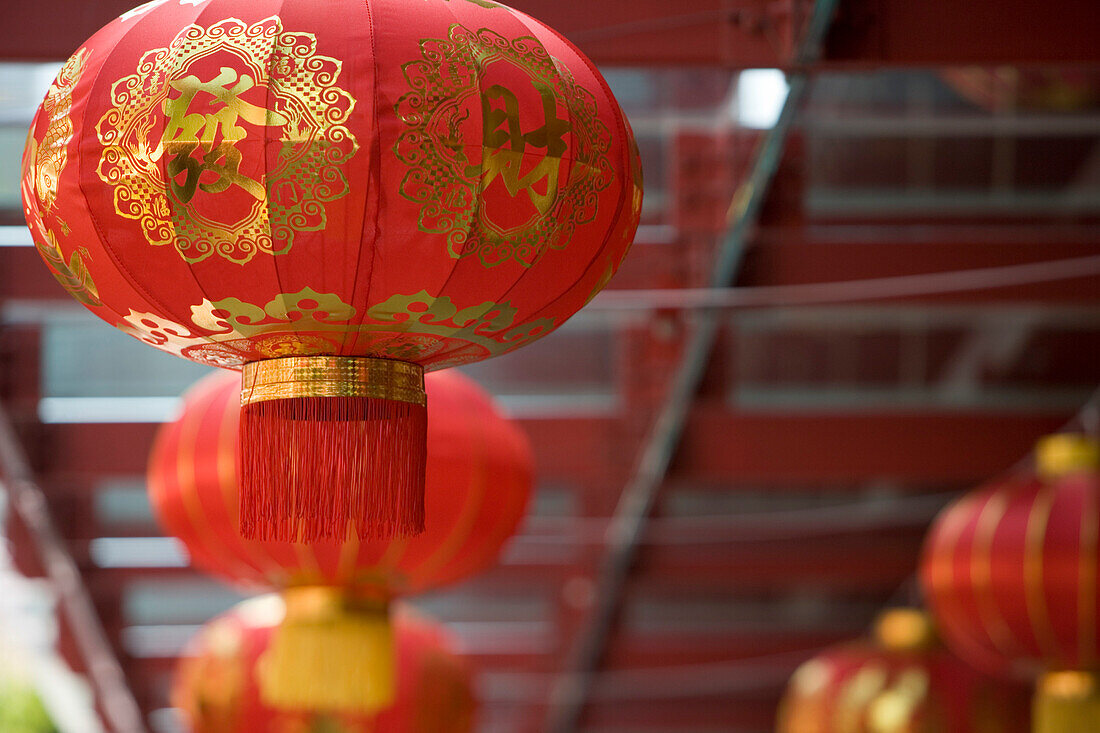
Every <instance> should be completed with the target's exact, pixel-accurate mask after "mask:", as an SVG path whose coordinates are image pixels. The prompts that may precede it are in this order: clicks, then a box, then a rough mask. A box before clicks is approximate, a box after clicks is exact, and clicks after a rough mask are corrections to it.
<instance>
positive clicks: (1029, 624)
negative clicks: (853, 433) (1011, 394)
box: [921, 435, 1100, 733]
mask: <svg viewBox="0 0 1100 733" xmlns="http://www.w3.org/2000/svg"><path fill="white" fill-rule="evenodd" d="M1036 455H1037V466H1038V475H1037V476H1013V477H1010V478H1007V479H1003V480H1000V481H996V482H993V483H991V484H989V485H987V486H985V487H982V488H979V489H977V490H976V491H973V492H971V493H970V494H968V495H966V496H964V497H963V498H961V499H959V500H958V501H956V502H955V503H953V504H952V505H950V506H949V507H947V508H946V509H944V511H943V512H942V513H941V514H940V516H939V517H938V518H937V520H936V522H935V524H934V525H933V527H932V530H931V532H930V534H929V536H928V540H927V542H926V546H925V552H924V560H923V565H922V568H921V580H922V583H923V585H924V590H925V594H926V595H927V597H928V602H929V605H930V606H931V608H932V610H933V612H934V613H935V615H936V619H937V621H938V623H939V625H940V627H941V628H942V629H943V633H944V638H945V639H946V641H947V642H948V643H949V644H950V645H951V646H952V648H953V649H955V650H956V651H957V652H958V654H959V655H961V656H962V657H963V658H965V659H967V660H969V661H970V662H971V663H972V664H975V665H978V666H981V667H983V668H986V669H990V670H1002V671H1009V672H1013V673H1016V674H1023V675H1029V676H1033V675H1038V674H1041V673H1045V675H1044V677H1043V679H1042V680H1041V681H1040V683H1039V689H1038V695H1037V697H1036V705H1035V715H1036V719H1035V720H1036V730H1039V731H1043V732H1044V733H1056V732H1057V733H1065V732H1075V731H1083V730H1100V694H1098V693H1100V686H1098V678H1097V675H1096V672H1097V670H1098V669H1100V616H1098V614H1097V608H1098V606H1100V582H1098V580H1100V578H1098V574H1097V565H1098V560H1100V557H1098V547H1097V535H1098V532H1100V529H1098V528H1100V492H1098V489H1100V474H1098V472H1097V465H1098V458H1100V450H1098V448H1097V444H1096V442H1095V441H1093V440H1092V439H1090V438H1086V437H1084V436H1077V435H1055V436H1051V437H1049V438H1046V439H1044V440H1043V441H1041V442H1040V443H1039V445H1038V448H1037V453H1036Z"/></svg>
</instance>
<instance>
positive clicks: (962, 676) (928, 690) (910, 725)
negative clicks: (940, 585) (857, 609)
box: [776, 609, 1028, 733]
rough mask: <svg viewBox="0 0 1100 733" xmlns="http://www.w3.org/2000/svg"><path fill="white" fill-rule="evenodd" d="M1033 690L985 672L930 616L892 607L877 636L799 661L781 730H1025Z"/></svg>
mask: <svg viewBox="0 0 1100 733" xmlns="http://www.w3.org/2000/svg"><path fill="white" fill-rule="evenodd" d="M1027 720H1028V714H1027V695H1026V692H1024V691H1023V690H1021V689H1018V688H1014V687H1013V686H1010V685H1007V684H1006V683H1004V682H999V681H996V680H993V679H990V678H986V677H983V676H982V675H981V674H980V673H978V672H976V671H975V670H973V669H972V668H970V667H968V666H967V665H966V664H964V663H963V662H962V661H961V660H959V659H958V658H957V657H955V656H953V655H951V654H950V653H949V652H948V651H947V650H946V649H945V648H944V647H943V646H942V645H941V644H940V642H939V640H938V638H937V637H936V634H935V631H934V629H933V628H932V623H931V619H929V618H928V616H927V615H926V614H925V613H923V612H922V611H917V610H915V609H894V610H891V611H887V612H886V613H884V614H883V615H882V616H881V617H880V618H879V620H878V622H877V624H876V629H875V637H874V639H872V640H867V641H857V642H852V643H849V644H841V645H838V646H836V647H833V648H831V649H828V650H826V651H825V652H823V653H822V654H819V655H818V656H816V657H814V658H813V659H811V660H810V661H808V662H806V663H804V664H803V665H802V666H800V667H799V668H798V670H797V671H796V672H795V674H794V676H793V677H791V682H790V685H789V686H788V688H787V692H786V695H785V696H784V698H783V701H782V702H781V703H780V712H779V724H778V726H777V729H776V730H777V731H778V733H1025V731H1027V729H1028V724H1027Z"/></svg>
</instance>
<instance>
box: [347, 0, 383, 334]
mask: <svg viewBox="0 0 1100 733" xmlns="http://www.w3.org/2000/svg"><path fill="white" fill-rule="evenodd" d="M363 7H364V8H365V9H366V12H367V34H368V35H369V36H370V51H371V60H370V63H371V105H370V109H371V112H370V114H371V127H370V136H371V142H370V156H371V164H370V166H369V168H368V170H367V192H366V197H365V198H366V200H365V201H364V203H363V221H362V222H360V225H359V256H358V257H356V258H355V274H354V275H352V278H351V291H350V292H351V293H353V294H354V293H356V292H357V291H358V288H359V273H360V270H361V269H362V266H363V242H362V236H363V224H364V223H365V222H366V220H367V217H368V216H369V214H370V212H371V207H370V200H371V197H374V198H376V199H377V200H378V201H379V205H378V206H375V207H374V211H375V212H376V215H375V219H374V227H373V228H372V233H371V236H372V238H373V239H372V241H371V247H370V272H369V273H368V274H367V283H366V287H367V291H366V293H365V297H364V300H363V303H365V304H366V307H364V308H362V309H361V312H360V313H359V314H358V315H359V320H358V322H357V323H356V325H357V326H362V325H363V322H364V321H366V319H367V312H368V311H369V310H370V303H371V292H372V291H373V290H374V273H375V269H376V267H375V265H376V264H377V260H378V242H379V240H380V239H381V236H380V234H379V230H380V229H381V227H382V207H381V203H380V202H381V196H382V193H381V185H380V182H381V180H382V130H381V128H380V127H379V126H378V105H379V103H380V100H381V95H380V94H379V92H378V77H379V75H380V72H379V68H378V34H377V33H376V32H375V27H374V8H373V7H372V6H371V0H363ZM351 332H352V329H347V330H345V331H344V335H343V336H342V338H341V339H340V353H341V354H343V353H345V352H344V347H345V346H346V345H347V340H348V336H349V335H351ZM372 350H373V347H372Z"/></svg>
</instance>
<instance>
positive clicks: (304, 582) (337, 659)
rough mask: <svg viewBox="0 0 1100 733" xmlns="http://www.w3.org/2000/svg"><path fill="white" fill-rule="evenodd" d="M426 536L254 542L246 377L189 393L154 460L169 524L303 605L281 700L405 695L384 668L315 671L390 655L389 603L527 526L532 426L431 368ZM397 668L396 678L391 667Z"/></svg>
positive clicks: (438, 581)
mask: <svg viewBox="0 0 1100 733" xmlns="http://www.w3.org/2000/svg"><path fill="white" fill-rule="evenodd" d="M425 384H426V388H427V391H428V394H429V395H430V397H431V399H432V402H433V409H432V412H431V414H430V415H429V418H428V438H429V449H428V461H427V487H426V501H427V505H428V508H429V509H430V510H431V511H430V513H429V515H428V521H427V528H426V531H425V532H424V534H422V535H420V536H418V537H413V538H405V539H389V540H379V539H375V540H360V539H359V538H358V537H357V536H356V535H354V534H350V533H349V535H348V536H347V537H346V538H345V539H344V541H342V542H336V541H319V542H311V543H290V542H277V541H274V540H266V541H265V540H246V539H243V538H242V537H241V536H240V534H239V533H238V532H237V507H238V502H237V492H238V482H237V471H236V466H237V456H236V454H237V441H236V439H235V435H236V430H237V422H238V421H239V419H240V411H241V408H240V399H239V393H240V378H239V377H237V375H235V374H233V373H227V372H219V373H215V374H212V375H210V376H209V377H207V378H206V379H204V380H202V381H201V382H199V383H198V384H197V385H196V386H195V387H194V388H192V390H191V391H189V392H188V393H187V394H186V395H185V396H184V407H183V412H182V414H181V416H180V418H179V419H178V420H176V421H175V422H173V423H170V424H167V425H164V426H163V427H162V428H161V429H160V431H159V433H158V435H157V438H156V441H155V443H154V446H153V451H152V455H151V456H150V461H149V474H148V483H149V494H150V500H151V502H152V504H153V508H154V511H155V512H156V514H157V517H158V519H159V521H160V523H161V526H162V527H163V528H164V529H165V531H167V532H168V533H169V534H172V535H175V536H176V537H178V538H180V540H182V541H183V543H184V545H185V546H186V547H187V550H188V552H189V553H190V555H191V557H192V560H193V562H194V563H195V564H196V565H197V566H199V567H201V568H203V569H205V570H207V571H209V572H211V573H213V574H214V575H217V576H219V577H222V578H224V579H226V580H229V581H230V582H234V583H236V584H239V585H243V586H245V587H247V588H251V589H264V590H268V589H272V588H275V589H284V588H289V589H291V590H289V591H288V592H287V595H286V597H287V603H288V606H289V609H290V613H288V621H287V623H286V624H284V625H283V626H282V627H281V629H280V634H279V635H278V637H277V643H276V644H275V646H274V654H273V656H275V657H279V659H280V660H281V661H280V662H279V663H278V664H277V665H276V664H273V665H272V666H273V669H274V668H276V667H277V671H278V672H279V674H281V675H282V677H279V676H277V675H274V674H273V675H272V676H271V677H270V678H269V680H271V681H272V683H271V684H270V685H269V686H268V687H267V689H266V693H267V694H268V699H269V700H270V701H272V702H273V703H278V704H280V705H291V704H297V703H298V702H302V703H308V704H310V705H314V706H327V707H330V708H333V709H339V708H345V707H348V708H353V709H373V708H375V707H377V706H378V705H381V704H384V703H385V702H386V701H387V700H388V699H389V697H390V695H391V693H392V684H391V683H392V679H390V678H387V677H386V671H387V670H386V667H385V665H381V666H380V667H379V668H378V669H377V670H376V673H375V675H374V676H373V677H372V681H371V684H370V687H369V689H366V690H364V689H362V688H361V687H357V686H356V685H358V684H359V683H360V681H361V678H359V677H356V676H355V675H352V674H350V673H349V674H347V675H344V676H343V677H342V678H341V679H342V681H343V682H345V683H346V685H347V686H345V687H341V685H340V684H338V683H334V682H332V681H331V680H326V678H325V677H323V676H321V675H318V674H312V673H311V672H310V671H309V667H308V662H309V660H311V659H319V657H317V656H316V655H315V654H313V652H314V651H316V650H317V649H321V648H324V649H329V650H330V651H329V654H328V657H327V658H325V659H323V665H324V666H325V667H326V668H328V669H338V668H340V665H344V667H346V668H349V669H353V668H354V667H355V665H356V663H357V662H356V658H357V657H361V656H367V655H370V656H374V657H376V658H383V657H385V656H386V654H387V651H386V650H387V649H388V648H389V646H390V645H391V639H390V635H389V624H388V620H387V609H386V606H387V604H388V602H389V601H390V600H391V599H392V598H394V597H395V596H398V595H403V594H408V593H416V592H421V591H424V590H427V589H430V588H435V587H438V586H440V585H443V584H446V583H450V582H454V581H457V580H461V579H463V578H466V577H469V576H470V575H473V574H474V573H476V572H478V571H480V570H483V569H485V568H486V567H488V566H489V565H490V564H492V563H493V562H494V561H495V560H496V558H497V556H498V554H499V553H500V549H501V547H502V546H503V544H504V542H505V541H506V540H507V539H508V538H509V537H511V536H512V534H513V533H514V532H515V530H516V527H517V525H518V524H519V521H520V519H521V518H522V516H523V513H524V510H525V508H526V506H527V502H528V499H529V497H530V494H531V485H532V480H533V478H532V476H533V470H532V456H531V448H530V445H529V443H528V441H527V438H526V436H525V435H524V434H523V432H522V430H520V429H519V428H518V427H517V426H516V425H515V423H513V422H511V421H509V420H508V419H507V418H505V417H504V416H502V415H501V414H500V412H499V411H498V410H497V408H496V406H495V405H494V403H493V401H492V398H491V397H489V395H488V394H486V393H485V391H484V390H482V389H481V388H480V387H478V386H477V385H476V384H475V383H474V382H473V381H471V380H470V379H468V378H467V377H465V376H463V375H462V374H460V373H459V372H455V371H450V372H438V373H433V374H429V375H428V376H427V378H426V380H425ZM391 677H392V676H391Z"/></svg>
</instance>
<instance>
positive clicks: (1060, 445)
mask: <svg viewBox="0 0 1100 733" xmlns="http://www.w3.org/2000/svg"><path fill="white" fill-rule="evenodd" d="M1035 464H1036V469H1037V470H1038V472H1039V475H1040V476H1042V477H1043V478H1046V479H1055V478H1058V477H1060V476H1066V475H1069V474H1072V473H1078V472H1080V471H1093V470H1096V468H1097V467H1100V444H1098V443H1097V441H1096V439H1095V438H1092V437H1090V436H1088V435H1081V434H1079V433H1058V434H1056V435H1048V436H1047V437H1045V438H1043V439H1041V440H1040V441H1039V442H1038V443H1037V444H1036V445H1035Z"/></svg>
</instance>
